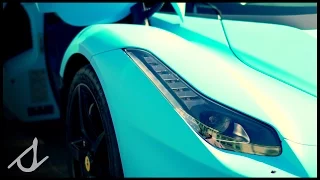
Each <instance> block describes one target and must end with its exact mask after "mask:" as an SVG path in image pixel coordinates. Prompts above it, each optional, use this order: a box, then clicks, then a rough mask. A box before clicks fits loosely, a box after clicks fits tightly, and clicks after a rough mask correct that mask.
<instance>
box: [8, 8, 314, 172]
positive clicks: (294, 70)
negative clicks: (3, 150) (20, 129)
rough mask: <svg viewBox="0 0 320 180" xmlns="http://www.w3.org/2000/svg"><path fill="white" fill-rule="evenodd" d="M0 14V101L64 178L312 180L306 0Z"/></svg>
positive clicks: (310, 31) (310, 13)
mask: <svg viewBox="0 0 320 180" xmlns="http://www.w3.org/2000/svg"><path fill="white" fill-rule="evenodd" d="M3 8H4V16H5V17H7V20H6V19H5V21H4V26H3V27H5V28H4V32H5V34H6V36H7V37H9V38H8V39H9V40H8V41H6V45H7V48H8V50H7V51H5V52H3V53H2V54H3V56H4V58H3V59H4V60H3V64H4V66H3V70H4V72H3V104H4V106H5V108H6V109H7V112H12V114H15V115H16V116H17V117H18V118H19V119H20V120H22V121H25V122H33V121H41V120H49V119H59V118H60V119H61V120H62V121H65V124H66V129H65V131H66V134H67V138H66V139H67V148H68V150H69V152H70V160H69V162H70V169H71V175H72V176H73V177H110V176H111V177H316V176H317V67H316V66H317V4H316V3H253V2H252V3H250V2H248V3H245V2H242V3H240V2H238V3H213V2H212V3H191V2H190V3H160V2H159V3H152V2H149V3H86V4H82V3H21V4H19V3H14V2H12V3H10V2H9V3H4V5H3ZM22 89H24V90H23V91H22Z"/></svg>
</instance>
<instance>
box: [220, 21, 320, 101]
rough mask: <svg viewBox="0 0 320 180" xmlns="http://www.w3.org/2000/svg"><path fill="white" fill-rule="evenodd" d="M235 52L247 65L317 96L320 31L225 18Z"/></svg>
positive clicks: (229, 38)
mask: <svg viewBox="0 0 320 180" xmlns="http://www.w3.org/2000/svg"><path fill="white" fill-rule="evenodd" d="M223 24H224V27H225V31H226V36H227V38H228V40H229V45H230V46H231V48H232V50H233V52H234V54H235V55H236V56H237V57H238V58H239V60H241V61H242V62H243V63H244V64H246V65H247V66H249V67H251V68H253V69H255V70H257V71H260V72H261V73H264V74H266V75H268V76H271V77H273V78H275V79H277V80H279V81H282V82H284V83H286V84H289V85H291V86H293V87H295V88H297V89H299V90H301V91H304V92H306V93H308V94H310V95H312V96H315V97H316V96H317V37H316V35H315V34H316V33H314V32H316V31H317V30H311V31H303V30H300V29H297V28H294V27H289V26H284V25H277V24H267V23H256V22H245V21H232V20H223Z"/></svg>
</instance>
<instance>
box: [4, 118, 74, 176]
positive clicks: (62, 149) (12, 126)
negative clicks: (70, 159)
mask: <svg viewBox="0 0 320 180" xmlns="http://www.w3.org/2000/svg"><path fill="white" fill-rule="evenodd" d="M34 138H37V140H38V146H37V147H38V148H37V161H38V162H39V161H41V160H42V159H43V158H45V157H46V156H49V158H48V159H47V160H45V161H44V162H43V164H41V165H40V166H39V167H38V168H37V169H36V170H35V171H33V172H23V171H21V170H20V169H19V168H18V166H17V164H14V165H13V166H12V167H11V168H10V169H8V166H9V164H11V163H12V162H13V161H14V160H15V159H16V158H17V157H18V156H20V154H22V153H23V152H24V151H25V150H26V149H28V148H29V147H30V146H31V145H32V143H33V140H34ZM4 139H5V141H4V143H5V149H6V151H5V153H6V154H3V155H4V156H5V157H6V161H5V164H4V166H5V167H4V168H5V170H4V171H6V173H5V174H6V176H11V177H12V176H19V177H39V178H42V177H43V178H45V177H58V178H66V177H69V174H68V166H67V149H66V146H65V130H64V124H63V122H61V121H48V122H37V123H22V122H20V121H17V120H10V121H9V120H5V138H4ZM32 158H33V151H32V150H31V151H29V152H28V153H27V154H26V155H25V156H24V157H23V158H21V164H22V166H23V167H25V168H29V167H30V166H31V164H32V160H33V159H32Z"/></svg>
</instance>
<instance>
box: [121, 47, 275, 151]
mask: <svg viewBox="0 0 320 180" xmlns="http://www.w3.org/2000/svg"><path fill="white" fill-rule="evenodd" d="M124 51H125V52H126V53H127V54H128V56H129V57H130V58H131V59H132V60H133V61H134V62H135V63H136V64H137V65H138V66H139V67H140V68H141V70H142V71H143V72H144V73H145V74H146V75H147V76H148V77H149V78H150V80H151V81H152V82H153V83H154V84H155V85H156V86H157V87H158V88H159V90H160V91H161V92H162V93H163V95H164V96H165V97H166V98H167V99H168V101H169V102H170V103H171V104H172V105H173V107H174V108H175V110H176V111H177V113H178V114H179V115H180V116H181V117H182V118H183V119H184V120H185V121H186V122H187V123H188V124H189V125H190V126H191V127H192V128H193V130H194V131H195V132H197V133H198V134H199V135H200V136H201V137H202V138H203V139H204V140H206V141H207V142H208V143H210V144H211V145H212V146H214V147H217V148H221V149H225V150H231V151H237V152H242V153H248V154H256V155H264V156H278V155H280V154H281V141H280V138H279V136H278V134H277V133H276V131H275V130H274V129H273V128H272V127H271V126H269V125H267V124H265V123H263V122H261V121H259V120H257V119H255V118H252V117H250V116H247V115H244V114H242V113H240V112H237V111H235V110H232V109H230V108H228V107H226V106H224V105H222V104H219V103H217V102H215V101H213V100H211V99H209V98H207V97H205V96H204V95H202V94H201V93H199V92H198V91H197V90H195V89H194V88H192V87H191V86H190V85H189V84H188V83H186V82H185V81H184V80H183V79H182V78H180V77H179V75H177V74H176V73H175V72H174V71H172V70H171V69H170V68H168V67H167V66H166V65H165V64H164V63H163V62H161V61H160V60H159V59H158V58H157V57H155V56H154V55H152V54H151V53H150V52H147V51H145V50H141V49H133V48H132V49H131V48H130V49H124Z"/></svg>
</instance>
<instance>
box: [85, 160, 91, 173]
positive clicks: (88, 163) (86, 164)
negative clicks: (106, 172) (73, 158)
mask: <svg viewBox="0 0 320 180" xmlns="http://www.w3.org/2000/svg"><path fill="white" fill-rule="evenodd" d="M84 165H85V167H86V170H87V171H88V172H89V171H90V160H89V157H88V156H86V158H85V159H84Z"/></svg>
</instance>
